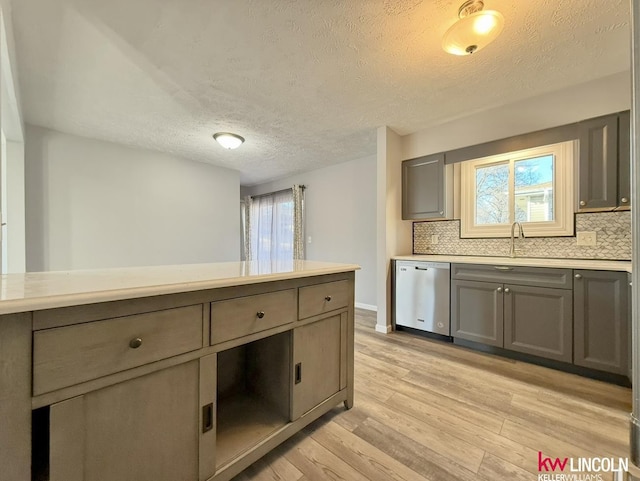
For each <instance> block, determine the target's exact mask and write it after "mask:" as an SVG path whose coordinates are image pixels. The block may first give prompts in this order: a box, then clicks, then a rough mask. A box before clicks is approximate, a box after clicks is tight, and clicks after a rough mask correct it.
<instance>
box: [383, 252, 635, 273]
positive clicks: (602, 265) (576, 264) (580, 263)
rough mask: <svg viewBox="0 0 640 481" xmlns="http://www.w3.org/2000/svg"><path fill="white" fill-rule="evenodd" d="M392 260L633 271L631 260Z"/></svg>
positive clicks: (410, 257)
mask: <svg viewBox="0 0 640 481" xmlns="http://www.w3.org/2000/svg"><path fill="white" fill-rule="evenodd" d="M391 259H392V260H406V261H424V262H449V263H459V264H496V265H511V266H524V267H547V268H564V269H592V270H601V271H621V272H629V273H630V272H631V261H623V260H606V259H558V258H547V259H543V258H536V257H515V258H512V257H489V256H486V257H485V256H455V255H444V254H414V255H404V256H400V255H398V256H392V257H391Z"/></svg>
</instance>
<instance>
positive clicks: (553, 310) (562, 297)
mask: <svg viewBox="0 0 640 481" xmlns="http://www.w3.org/2000/svg"><path fill="white" fill-rule="evenodd" d="M570 275H571V271H570V270H568V269H546V268H538V267H520V266H490V265H474V264H453V265H452V266H451V276H452V280H451V303H452V304H451V329H452V331H451V335H452V336H453V337H454V338H460V339H465V340H467V341H474V342H480V343H482V344H488V345H490V346H496V347H502V348H505V349H509V350H512V351H519V352H523V353H526V354H532V355H535V356H539V357H544V358H547V359H554V360H557V361H564V362H571V360H572V335H571V329H572V294H571V277H570Z"/></svg>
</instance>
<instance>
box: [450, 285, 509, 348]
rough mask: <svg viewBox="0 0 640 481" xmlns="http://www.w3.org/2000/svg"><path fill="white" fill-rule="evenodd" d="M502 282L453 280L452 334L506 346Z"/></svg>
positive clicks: (491, 344) (493, 344) (470, 339)
mask: <svg viewBox="0 0 640 481" xmlns="http://www.w3.org/2000/svg"><path fill="white" fill-rule="evenodd" d="M502 291H503V287H502V284H497V283H493V282H477V281H464V280H452V281H451V335H452V336H453V337H454V338H455V337H457V338H460V339H466V340H467V341H475V342H481V343H483V344H488V345H490V346H496V347H502V346H503V302H502Z"/></svg>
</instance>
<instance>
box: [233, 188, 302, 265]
mask: <svg viewBox="0 0 640 481" xmlns="http://www.w3.org/2000/svg"><path fill="white" fill-rule="evenodd" d="M303 198H304V186H299V185H295V186H294V187H293V188H292V189H287V190H283V191H280V192H274V193H272V194H266V195H260V196H255V197H250V198H246V199H245V219H244V232H245V247H244V254H245V259H246V260H252V261H259V262H273V261H292V260H294V259H304V214H303V211H304V200H303Z"/></svg>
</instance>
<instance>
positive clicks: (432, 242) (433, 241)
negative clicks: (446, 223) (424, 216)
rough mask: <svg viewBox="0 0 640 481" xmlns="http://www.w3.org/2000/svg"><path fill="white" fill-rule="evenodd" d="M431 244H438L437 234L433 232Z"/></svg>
mask: <svg viewBox="0 0 640 481" xmlns="http://www.w3.org/2000/svg"><path fill="white" fill-rule="evenodd" d="M431 244H432V245H436V244H438V236H437V235H436V234H433V235H432V236H431Z"/></svg>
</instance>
